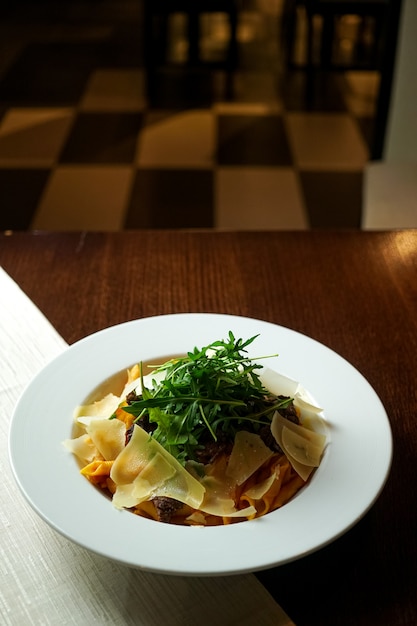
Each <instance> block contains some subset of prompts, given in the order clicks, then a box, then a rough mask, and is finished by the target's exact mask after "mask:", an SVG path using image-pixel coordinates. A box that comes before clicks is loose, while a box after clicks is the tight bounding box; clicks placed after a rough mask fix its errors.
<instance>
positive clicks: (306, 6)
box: [283, 0, 392, 69]
mask: <svg viewBox="0 0 417 626" xmlns="http://www.w3.org/2000/svg"><path fill="white" fill-rule="evenodd" d="M391 1H392V0H391ZM389 3H390V0H286V2H285V3H284V12H283V14H284V17H283V20H284V31H283V37H284V38H285V48H286V50H287V61H288V63H289V64H290V65H291V64H292V63H293V56H294V42H295V37H296V29H297V17H298V11H299V10H300V8H302V9H303V10H304V11H305V16H306V23H307V38H306V46H305V47H306V51H307V54H306V63H305V66H306V67H307V68H312V67H314V66H315V67H320V68H329V69H377V68H378V67H379V63H380V59H381V49H382V46H383V42H384V34H385V28H386V22H387V15H388V8H389ZM346 15H357V16H358V17H359V18H360V20H361V23H363V21H364V20H365V19H367V18H372V20H373V23H374V26H373V48H372V54H371V57H370V59H369V60H368V61H367V62H360V61H359V62H353V63H351V64H343V65H340V66H339V65H338V64H337V63H335V61H334V59H333V47H334V40H335V33H336V23H337V20H338V19H340V18H341V17H343V16H346ZM316 16H319V17H320V18H321V22H322V28H321V34H320V42H319V46H317V48H318V58H316V57H315V54H314V52H315V50H316V45H315V44H316V39H315V38H316V35H317V33H316V29H315V26H314V20H315V17H316Z"/></svg>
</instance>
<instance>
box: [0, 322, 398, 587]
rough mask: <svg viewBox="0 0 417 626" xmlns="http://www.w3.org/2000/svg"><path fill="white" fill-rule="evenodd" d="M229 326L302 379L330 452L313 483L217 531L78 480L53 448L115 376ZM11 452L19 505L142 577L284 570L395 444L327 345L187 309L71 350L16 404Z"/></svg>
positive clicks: (363, 506)
mask: <svg viewBox="0 0 417 626" xmlns="http://www.w3.org/2000/svg"><path fill="white" fill-rule="evenodd" d="M229 330H231V331H232V332H233V334H234V335H235V337H236V338H243V339H248V338H249V337H252V336H253V335H259V337H258V338H257V339H256V340H255V341H254V342H253V343H252V344H251V345H250V346H249V348H248V355H249V356H251V357H261V356H263V355H269V354H273V353H279V356H278V357H273V358H271V359H269V360H268V363H267V364H268V367H270V368H271V369H275V370H276V371H278V372H281V373H282V374H284V375H286V376H288V377H289V378H293V379H295V380H297V381H299V382H300V383H301V384H302V385H303V387H305V388H306V389H307V390H308V391H309V392H310V393H311V395H312V396H313V398H314V399H315V401H316V402H317V404H318V406H321V407H323V409H324V417H325V419H326V420H327V423H328V426H329V430H330V444H329V445H328V446H327V448H326V451H325V453H324V457H323V459H322V462H321V465H320V467H319V468H318V469H317V471H316V472H315V473H314V475H313V477H312V480H311V481H310V483H308V484H307V486H306V487H304V488H303V489H302V490H301V491H300V492H299V493H298V494H297V495H296V496H295V497H294V498H293V499H292V500H291V501H290V502H289V503H288V504H286V505H285V506H283V507H282V508H280V509H278V510H276V511H274V512H272V513H269V514H267V515H265V516H264V517H261V518H258V519H255V520H252V521H244V522H239V523H236V524H231V525H226V526H215V527H205V528H204V527H185V526H175V525H170V524H163V523H159V522H155V521H152V520H147V519H144V518H141V517H139V516H136V515H133V514H132V513H130V512H129V511H120V510H117V509H116V508H115V507H114V506H113V505H112V503H111V501H110V500H109V499H108V498H106V497H105V496H104V495H103V494H102V493H101V492H100V491H99V490H97V489H95V488H94V487H93V486H92V485H91V484H90V483H89V482H88V481H87V480H86V479H85V478H84V477H83V476H81V475H80V473H79V471H78V466H77V462H76V460H75V458H74V457H73V455H71V454H70V453H69V452H68V451H66V450H65V448H64V447H63V445H62V443H61V442H62V441H63V440H64V439H67V438H68V437H71V433H72V427H73V418H72V415H73V411H74V408H75V407H76V406H77V405H79V404H81V403H82V402H83V401H84V400H85V399H86V398H87V396H88V395H89V394H90V393H91V392H92V390H93V389H95V388H96V387H97V386H98V385H99V384H100V383H102V382H103V381H104V380H105V379H107V378H108V377H110V376H111V375H113V374H115V373H116V372H118V371H120V370H122V369H123V368H127V367H129V366H131V365H132V364H134V363H136V362H139V361H151V360H154V359H157V360H158V361H160V359H161V357H168V356H170V355H174V354H181V353H185V352H186V351H188V350H192V349H193V348H194V347H195V346H198V347H203V346H205V345H208V344H209V343H212V342H213V341H215V340H217V339H225V338H227V336H228V332H229ZM9 452H10V459H11V465H12V469H13V472H14V475H15V478H16V480H17V483H18V485H19V487H20V489H21V490H22V492H23V494H24V495H25V497H26V499H27V500H28V502H29V503H30V504H31V506H32V507H33V508H34V510H35V511H36V512H37V513H38V514H39V515H40V516H41V517H42V518H43V519H44V520H45V521H46V522H47V523H48V524H50V525H51V526H52V527H53V528H54V529H55V530H57V531H58V532H59V533H61V534H62V535H64V536H65V537H67V538H68V539H70V540H72V541H74V542H75V543H77V544H79V545H81V546H83V547H85V548H87V549H89V550H92V551H93V552H95V553H98V554H101V555H104V556H107V557H109V558H110V559H114V560H116V561H119V562H121V563H125V564H127V565H130V566H135V567H139V568H142V569H144V570H149V571H153V572H160V573H164V574H179V575H201V576H204V575H225V574H235V573H243V572H249V571H256V570H260V569H264V568H269V567H273V566H276V565H280V564H284V563H287V562H290V561H292V560H295V559H297V558H300V557H302V556H304V555H307V554H309V553H311V552H314V551H315V550H318V549H319V548H321V547H323V546H325V545H326V544H328V543H330V542H331V541H333V540H334V539H336V538H337V537H339V536H340V535H342V534H343V533H344V532H345V531H347V530H348V529H349V528H351V527H352V526H353V525H354V524H355V523H356V522H357V521H358V520H359V519H360V518H361V517H362V516H363V515H364V514H365V513H366V512H367V511H368V510H369V508H370V507H371V506H372V505H373V503H374V502H375V500H376V499H377V497H378V495H379V494H380V492H381V490H382V488H383V486H384V483H385V481H386V479H387V476H388V473H389V469H390V464H391V457H392V437H391V430H390V425H389V421H388V418H387V415H386V412H385V410H384V407H383V405H382V403H381V401H380V400H379V398H378V396H377V395H376V393H375V391H374V390H373V389H372V387H371V386H370V385H369V383H368V382H367V381H366V380H365V379H364V378H363V376H362V375H361V374H360V373H359V372H358V371H357V370H356V369H355V368H354V367H353V366H352V365H350V364H349V363H348V362H347V361H346V360H344V359H343V358H342V357H341V356H339V355H338V354H336V353H335V352H333V351H332V350H330V349H329V348H327V347H325V346H323V345H322V344H320V343H318V342H317V341H315V340H313V339H310V338H308V337H306V336H305V335H302V334H300V333H297V332H294V331H292V330H289V329H287V328H283V327H282V326H277V325H274V324H271V323H268V322H265V321H261V320H256V319H249V318H244V317H238V316H231V315H217V314H200V313H190V314H177V315H164V316H156V317H150V318H145V319H140V320H136V321H132V322H127V323H124V324H120V325H118V326H114V327H111V328H107V329H105V330H103V331H100V332H98V333H95V334H93V335H91V336H89V337H86V338H85V339H82V340H81V341H79V342H77V343H75V344H74V345H72V346H70V347H69V348H68V349H67V350H65V351H64V352H63V353H62V354H61V355H59V356H58V357H57V358H55V359H54V360H53V361H52V362H51V363H49V364H48V365H47V366H46V367H45V368H44V369H43V370H42V371H41V372H40V373H39V374H38V375H37V376H36V377H35V378H34V380H33V381H32V382H31V383H30V384H29V386H28V387H27V388H26V390H25V391H24V393H23V395H22V396H21V398H20V400H19V402H18V404H17V406H16V408H15V411H14V414H13V418H12V422H11V428H10V436H9Z"/></svg>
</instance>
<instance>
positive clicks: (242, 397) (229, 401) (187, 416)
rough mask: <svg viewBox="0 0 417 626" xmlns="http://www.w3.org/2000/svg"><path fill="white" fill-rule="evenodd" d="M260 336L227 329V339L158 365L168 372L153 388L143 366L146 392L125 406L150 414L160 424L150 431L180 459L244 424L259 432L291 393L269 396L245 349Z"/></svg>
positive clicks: (190, 456)
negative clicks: (245, 335) (237, 335)
mask: <svg viewBox="0 0 417 626" xmlns="http://www.w3.org/2000/svg"><path fill="white" fill-rule="evenodd" d="M257 336H258V335H255V336H254V337H251V338H249V339H247V340H245V341H244V340H243V339H235V337H234V335H233V333H232V331H229V334H228V339H227V340H219V341H215V342H213V343H211V344H209V345H208V346H206V347H203V348H197V347H195V348H194V350H193V351H191V352H188V354H187V355H186V356H185V357H182V358H175V359H170V360H169V361H167V362H166V363H163V364H162V365H159V366H156V372H162V371H164V372H165V378H164V379H163V380H161V381H160V382H158V383H156V382H155V381H153V388H152V389H149V388H145V387H144V385H143V375H142V371H141V380H142V396H141V398H140V399H138V400H137V401H134V402H132V403H131V404H130V405H128V406H125V407H123V410H124V411H126V412H127V413H131V414H133V415H134V416H135V417H136V420H135V421H138V420H139V419H140V418H141V417H143V416H144V415H148V417H149V421H150V422H152V423H154V424H156V425H157V427H156V429H155V430H154V431H153V432H152V437H155V439H157V441H158V442H159V443H160V444H161V445H163V446H164V447H165V448H166V449H167V450H169V452H171V454H173V455H174V456H175V457H176V458H177V459H178V460H180V461H181V462H185V461H186V460H188V459H193V458H195V456H194V453H195V450H196V448H198V447H202V446H204V444H205V443H206V442H207V441H209V440H210V439H211V440H214V441H216V440H217V438H218V436H219V434H220V433H222V436H226V437H230V439H232V440H233V439H234V435H235V433H236V432H237V430H239V429H242V428H243V427H245V429H249V430H252V431H254V432H257V430H259V428H260V427H261V426H262V425H265V424H267V425H270V423H271V419H272V415H273V413H274V412H275V411H276V410H277V409H279V408H285V407H286V406H288V405H289V404H290V403H291V401H292V399H291V398H284V399H282V398H274V399H273V400H271V399H270V398H267V396H268V390H267V389H265V388H264V387H263V385H262V382H261V380H260V377H259V375H258V373H257V370H259V369H260V368H261V367H262V366H261V365H260V364H259V363H256V362H254V360H253V359H251V358H249V357H248V356H246V355H245V354H244V353H247V350H246V348H247V347H248V346H249V345H251V344H252V342H253V341H254V340H255V339H256V338H257ZM271 356H272V355H271ZM274 356H276V355H274ZM262 358H267V357H262ZM257 360H259V359H257ZM141 369H142V368H141Z"/></svg>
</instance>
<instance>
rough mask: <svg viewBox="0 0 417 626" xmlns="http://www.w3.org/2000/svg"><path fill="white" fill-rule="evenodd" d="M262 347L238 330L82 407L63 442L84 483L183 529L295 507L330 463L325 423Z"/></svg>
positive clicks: (132, 375) (139, 370)
mask: <svg viewBox="0 0 417 626" xmlns="http://www.w3.org/2000/svg"><path fill="white" fill-rule="evenodd" d="M255 339H256V336H255V337H251V338H250V339H248V340H246V341H244V340H242V339H235V337H234V335H233V333H232V332H229V335H228V338H227V339H226V340H220V341H215V342H213V343H212V344H210V345H208V346H206V347H203V348H201V349H200V348H194V350H193V351H191V352H189V353H188V354H187V355H185V356H181V357H177V358H170V359H168V360H167V361H166V362H164V363H162V364H157V365H155V364H152V365H149V366H146V367H145V366H144V365H142V364H140V363H138V364H136V365H134V366H133V367H131V368H130V369H128V370H127V372H126V373H125V381H124V386H123V390H122V392H121V393H117V392H116V390H113V391H112V392H110V393H107V394H105V395H104V396H103V397H99V398H94V399H93V400H92V401H91V402H90V401H87V403H86V404H85V405H82V406H79V407H77V408H76V410H75V414H74V436H73V438H71V439H67V440H66V441H64V442H63V443H64V445H65V447H66V448H67V449H68V450H69V451H70V452H71V453H73V454H74V455H75V456H76V457H77V459H78V460H79V462H80V466H81V469H80V472H81V474H82V475H83V476H84V477H85V478H86V479H88V480H89V481H90V482H91V483H92V484H94V485H95V486H97V487H98V488H99V489H101V490H102V491H103V492H104V493H105V494H107V495H108V496H109V497H110V498H111V500H112V503H113V505H114V506H115V507H117V508H119V509H128V510H130V511H131V512H133V513H135V514H137V515H140V516H143V517H146V518H149V519H153V520H157V521H160V522H167V523H173V524H182V525H189V526H193V525H198V526H213V525H221V524H230V523H233V522H239V521H244V520H250V519H254V518H257V517H261V516H262V515H265V514H266V513H269V512H270V511H273V510H276V509H277V508H279V507H281V506H282V505H284V504H286V503H287V502H288V501H289V500H290V499H291V498H292V497H293V496H294V495H295V494H296V493H297V492H298V491H299V490H300V489H301V488H302V487H303V486H304V485H306V483H307V482H308V481H309V479H310V477H311V475H312V472H313V471H314V470H315V468H317V467H318V466H319V464H320V461H321V459H322V456H323V451H324V448H325V445H326V434H325V423H324V420H323V418H322V416H321V412H322V409H320V408H319V407H316V406H315V405H314V404H313V403H312V402H311V400H310V397H309V396H308V394H307V392H306V391H305V390H304V389H303V388H302V387H301V386H300V385H299V384H298V383H297V382H296V381H293V380H290V379H288V378H286V377H285V376H283V375H281V374H278V373H277V372H275V371H273V370H270V369H268V368H265V367H264V366H263V365H261V364H260V363H259V361H261V360H262V359H264V358H267V357H259V358H256V359H252V358H249V357H248V356H247V347H248V346H249V345H250V344H252V342H253V341H254V340H255ZM273 356H276V355H273ZM148 368H149V369H148Z"/></svg>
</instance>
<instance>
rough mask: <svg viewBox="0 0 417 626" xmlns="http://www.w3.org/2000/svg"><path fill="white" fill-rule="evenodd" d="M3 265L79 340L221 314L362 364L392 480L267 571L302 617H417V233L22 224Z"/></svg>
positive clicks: (275, 591)
mask: <svg viewBox="0 0 417 626" xmlns="http://www.w3.org/2000/svg"><path fill="white" fill-rule="evenodd" d="M0 265H2V266H3V268H4V269H5V271H6V272H8V273H9V275H10V276H11V277H12V278H13V279H14V280H15V281H16V282H17V283H18V284H19V285H20V287H21V288H22V289H23V290H24V291H25V292H26V293H27V295H28V296H29V297H30V298H31V299H32V300H33V302H34V303H35V304H36V305H37V306H38V307H39V308H40V309H41V311H42V312H43V313H44V314H45V315H46V317H47V318H48V319H49V321H50V322H51V323H52V324H53V325H54V326H55V328H56V329H57V331H58V332H59V333H60V334H61V335H62V337H63V338H64V339H65V340H66V341H67V342H69V343H73V342H74V341H77V340H78V339H80V338H82V337H84V336H86V335H88V334H90V333H93V332H95V331H97V330H100V329H102V328H104V327H106V326H109V325H113V324H118V323H120V322H124V321H127V320H131V319H135V318H142V317H147V316H150V315H158V314H165V313H180V312H214V313H229V314H235V315H243V316H248V317H253V318H259V319H263V320H267V321H269V322H273V323H276V324H280V325H283V326H286V327H289V328H292V329H294V330H296V331H299V332H301V333H304V334H306V335H308V336H310V337H313V338H314V339H316V340H318V341H320V342H322V343H323V344H325V345H326V346H328V347H330V348H332V349H333V350H335V351H336V352H338V353H339V354H340V355H342V356H343V357H344V358H345V359H347V360H348V361H350V363H351V364H352V365H353V366H354V367H356V368H357V369H358V370H359V371H360V372H361V373H362V374H363V375H364V376H365V377H366V378H367V379H368V381H369V382H370V384H371V385H372V386H373V387H374V389H375V390H376V392H377V394H378V395H379V397H380V398H381V400H382V402H383V404H384V406H385V409H386V411H387V413H388V416H389V419H390V422H391V427H392V431H393V438H394V458H393V465H392V469H391V473H390V476H389V479H388V482H387V484H386V486H385V489H384V490H383V492H382V494H381V496H380V497H379V499H378V500H377V502H376V503H375V505H374V506H373V507H372V508H371V510H370V511H369V512H368V513H367V514H366V515H365V516H364V518H363V519H362V520H361V521H360V522H359V523H358V524H357V525H356V526H355V527H354V528H352V529H351V530H350V531H348V532H347V533H346V534H345V535H344V536H343V537H341V538H339V539H338V540H336V541H335V542H333V543H332V544H331V545H329V546H327V547H325V548H324V549H322V550H320V551H319V552H316V553H315V554H312V555H310V556H308V557H305V558H303V559H300V560H298V561H296V562H294V563H291V564H288V565H285V566H281V567H279V568H274V569H271V570H266V571H264V572H259V573H257V574H256V575H257V577H258V579H259V580H260V581H261V582H262V583H263V584H264V585H265V587H266V588H267V589H268V590H269V592H270V593H271V594H272V595H273V596H274V598H275V599H276V600H277V602H278V603H279V604H280V605H281V606H282V607H283V608H284V610H285V611H286V612H287V613H288V614H289V615H290V617H291V618H292V619H293V620H294V622H295V623H296V624H297V625H302V624H308V625H313V624H317V625H320V626H326V625H327V624H329V625H330V624H331V625H332V626H337V625H338V624H344V625H345V624H352V626H353V625H355V626H359V625H362V624H363V625H365V624H366V626H370V625H373V624H375V625H376V624H378V626H379V625H381V624H395V625H396V626H402V625H405V624H407V625H411V624H413V625H414V624H417V593H416V592H417V521H416V520H417V513H416V512H417V487H416V480H415V467H416V449H417V417H416V416H417V393H416V369H417V368H416V354H417V231H411V230H410V231H395V232H355V231H345V232H329V231H310V232H241V233H237V232H214V231H162V230H161V231H126V232H122V233H11V234H3V235H0ZM359 408H360V407H359ZM346 505H347V506H348V505H349V503H346Z"/></svg>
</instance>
